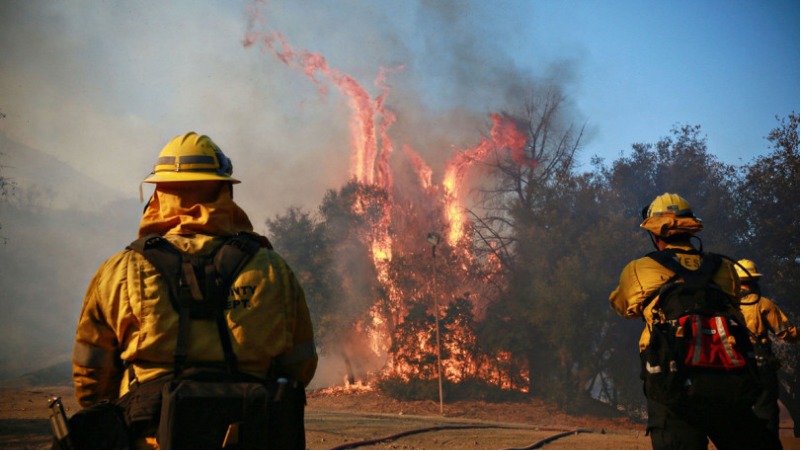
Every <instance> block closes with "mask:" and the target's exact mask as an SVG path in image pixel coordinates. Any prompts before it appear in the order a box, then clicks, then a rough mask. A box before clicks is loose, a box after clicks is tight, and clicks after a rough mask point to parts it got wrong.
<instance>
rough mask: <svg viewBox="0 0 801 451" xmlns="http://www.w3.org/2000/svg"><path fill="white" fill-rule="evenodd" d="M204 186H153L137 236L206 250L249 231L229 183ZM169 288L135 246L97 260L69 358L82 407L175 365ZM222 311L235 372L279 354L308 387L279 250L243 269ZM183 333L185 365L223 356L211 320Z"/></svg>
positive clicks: (298, 319) (300, 332)
mask: <svg viewBox="0 0 801 451" xmlns="http://www.w3.org/2000/svg"><path fill="white" fill-rule="evenodd" d="M175 185H183V184H175ZM208 185H209V186H208V187H206V188H207V189H206V190H204V189H199V190H197V191H198V192H182V191H181V189H180V188H179V189H175V190H173V189H171V188H169V187H162V186H161V185H159V186H158V187H157V189H156V192H155V194H154V196H153V198H152V199H151V201H150V203H149V205H148V207H147V209H146V211H145V214H144V215H143V218H142V224H141V226H140V232H139V234H140V236H144V235H147V234H150V233H159V234H162V235H163V236H164V237H165V238H166V239H168V240H169V241H170V242H171V243H172V244H173V245H175V246H176V247H177V248H178V249H181V250H182V251H185V252H190V253H195V254H198V253H199V254H203V253H207V252H210V251H211V250H213V249H215V248H216V247H217V246H218V245H219V244H220V243H222V242H223V241H224V237H225V236H226V235H231V234H234V233H237V232H240V231H247V232H250V231H252V226H251V225H250V221H249V220H248V219H247V216H246V215H245V214H244V212H243V211H242V210H241V209H240V208H239V207H238V206H236V204H235V203H234V202H233V200H232V198H231V195H230V189H229V186H228V185H227V184H225V183H218V182H208ZM168 291H169V288H168V286H167V284H166V283H165V282H164V280H163V278H162V276H161V274H160V273H159V272H158V271H157V270H156V268H155V267H153V265H151V264H150V262H148V261H147V260H146V259H145V258H144V257H143V256H142V255H141V254H139V253H137V252H135V251H131V250H125V251H122V252H120V253H118V254H116V255H114V256H112V257H111V258H109V259H108V260H107V261H106V262H104V263H103V264H102V265H101V266H100V268H99V269H98V271H97V273H96V274H95V276H94V278H93V280H92V281H91V283H90V285H89V288H88V289H87V292H86V296H85V298H84V302H83V309H82V311H81V316H80V319H79V321H78V327H77V332H76V338H75V348H74V352H73V359H72V360H73V381H74V384H75V395H76V398H77V399H78V402H79V403H80V405H81V406H84V407H86V406H89V405H92V404H95V403H97V402H100V401H101V400H104V399H109V400H114V399H117V398H118V397H120V396H122V395H124V394H125V393H126V392H127V391H128V387H129V383H130V382H132V381H131V380H129V379H131V376H133V378H135V379H136V380H137V381H138V382H146V381H148V380H151V379H154V378H156V377H159V376H161V375H164V374H167V373H169V372H171V371H172V366H173V351H174V350H175V345H176V340H177V333H178V313H177V312H176V311H175V310H174V309H173V307H172V305H171V303H170V301H169V294H168ZM226 317H227V320H228V326H229V328H230V336H231V341H232V344H233V350H234V353H235V354H236V356H237V358H238V361H239V369H240V371H243V372H246V373H249V374H252V375H255V376H261V377H265V376H266V375H267V370H268V368H269V367H270V364H271V363H272V362H273V361H274V360H276V359H277V363H280V370H281V371H282V372H284V373H288V374H289V375H290V376H293V377H295V378H297V379H298V380H300V381H301V382H303V383H304V385H308V383H309V382H310V381H311V379H312V377H313V376H314V372H315V369H316V367H317V353H316V350H315V346H314V338H313V333H312V326H311V320H310V317H309V310H308V307H307V305H306V301H305V298H304V294H303V290H302V289H301V287H300V285H299V284H298V281H297V280H296V278H295V275H294V274H293V272H292V270H291V269H290V268H289V266H288V265H287V263H286V262H285V261H284V260H283V259H282V258H281V257H280V256H279V255H278V254H277V253H276V252H274V251H272V250H269V249H267V248H261V249H260V250H259V251H258V252H257V253H256V254H255V255H254V256H253V258H252V259H251V260H250V261H249V262H248V264H247V265H246V266H245V267H244V268H243V270H242V271H241V272H240V273H239V275H238V276H237V277H236V279H235V281H234V283H233V286H232V288H231V291H230V293H229V297H228V308H227V309H226ZM189 330H190V337H189V345H188V349H187V351H188V359H187V361H188V362H189V363H188V364H191V362H201V361H202V362H219V363H224V362H225V358H224V354H223V351H222V346H221V344H220V337H219V335H218V332H217V329H216V325H215V322H214V321H202V320H193V321H191V322H190V329H189ZM123 362H125V365H127V366H129V367H130V368H124V367H123Z"/></svg>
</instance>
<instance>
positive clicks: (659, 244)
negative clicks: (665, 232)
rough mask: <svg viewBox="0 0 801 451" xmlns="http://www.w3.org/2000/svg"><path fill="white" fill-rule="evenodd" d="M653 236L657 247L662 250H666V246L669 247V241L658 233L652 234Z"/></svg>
mask: <svg viewBox="0 0 801 451" xmlns="http://www.w3.org/2000/svg"><path fill="white" fill-rule="evenodd" d="M651 236H652V237H653V241H654V246H656V249H657V250H660V251H664V250H665V248H666V247H667V245H668V243H667V242H666V241H665V240H663V239H661V238H659V237H658V236H656V235H653V234H651Z"/></svg>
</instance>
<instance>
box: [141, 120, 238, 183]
mask: <svg viewBox="0 0 801 451" xmlns="http://www.w3.org/2000/svg"><path fill="white" fill-rule="evenodd" d="M233 172H234V167H233V165H232V164H231V160H230V159H229V158H228V157H226V156H225V154H223V152H222V150H220V148H219V147H217V145H216V144H214V141H212V140H211V138H209V137H208V136H206V135H198V134H197V133H195V132H188V133H185V134H183V135H179V136H176V137H175V138H173V139H172V140H171V141H170V142H168V143H167V145H166V146H164V148H163V149H161V153H159V157H158V160H156V165H155V166H154V167H153V172H151V173H150V175H149V176H148V177H147V178H146V179H145V180H144V182H146V183H170V182H195V181H202V180H220V181H225V182H231V183H239V180H236V179H234V178H232V177H231V174H233Z"/></svg>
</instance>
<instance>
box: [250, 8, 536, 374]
mask: <svg viewBox="0 0 801 451" xmlns="http://www.w3.org/2000/svg"><path fill="white" fill-rule="evenodd" d="M250 14H251V21H250V22H251V24H252V26H253V27H254V28H255V27H256V26H258V25H260V24H263V23H264V18H263V16H262V15H261V13H260V11H259V10H258V9H257V8H254V9H252V10H251V12H250ZM243 45H244V46H245V47H258V48H260V49H261V50H262V52H263V53H264V54H267V55H272V56H273V57H274V58H275V59H276V60H277V61H280V62H281V63H283V64H285V65H286V66H288V67H289V68H291V69H294V70H297V71H299V72H300V73H301V74H302V75H303V76H304V77H306V78H307V79H308V80H309V81H310V82H311V83H313V84H314V85H315V86H316V87H317V89H318V92H319V93H320V95H321V96H323V97H325V98H327V96H328V94H329V88H331V87H333V88H334V89H335V90H336V92H338V93H339V94H340V95H341V96H342V97H343V98H344V100H345V101H346V102H347V104H348V106H349V107H350V111H351V115H350V117H349V124H348V125H349V130H350V140H351V167H350V172H351V177H352V179H353V180H355V181H356V182H358V183H360V184H363V185H367V186H374V187H377V188H380V189H381V190H383V191H384V192H385V193H386V195H387V197H386V202H381V203H380V204H378V203H377V201H376V200H375V198H368V197H366V196H363V195H360V196H361V197H359V198H358V200H357V201H356V202H354V203H353V206H352V209H353V213H355V214H357V215H364V214H366V212H368V211H372V212H375V211H380V214H379V215H378V216H379V217H378V219H377V220H373V221H372V222H371V224H372V226H371V229H370V230H369V232H367V235H368V236H362V237H360V240H361V241H363V242H364V243H366V244H367V246H368V248H369V249H370V253H371V257H372V262H373V265H374V267H375V273H376V277H377V282H378V284H379V286H380V287H381V290H380V291H381V293H382V294H381V295H377V296H376V297H377V298H376V299H375V301H374V304H373V305H372V306H371V307H370V308H369V311H368V312H366V313H367V314H366V315H365V318H368V319H364V320H360V321H359V322H358V323H357V324H350V325H343V327H346V328H348V330H352V331H353V334H352V335H355V336H358V337H360V338H358V339H357V338H354V337H351V338H350V339H349V342H348V346H362V347H365V348H369V350H370V353H371V354H374V355H375V356H379V357H382V358H383V360H384V362H385V364H384V367H383V368H382V369H380V370H379V372H381V373H383V374H392V375H395V376H400V377H401V378H403V379H405V380H408V379H409V377H422V378H435V377H436V372H435V371H432V369H431V361H430V356H432V355H434V353H435V345H434V342H433V338H432V337H433V335H432V334H433V332H434V330H433V328H432V323H431V321H430V317H428V316H420V315H421V314H423V313H424V312H425V314H427V315H436V317H438V318H442V317H443V315H445V314H446V312H447V311H448V309H450V308H455V306H456V304H454V301H455V300H456V299H457V298H460V299H461V301H462V304H459V305H462V306H464V305H467V306H468V307H467V310H470V311H471V312H472V311H474V310H478V308H477V305H476V301H475V298H477V296H473V297H471V296H468V295H463V293H465V294H466V293H468V292H473V293H475V292H478V291H480V290H482V289H484V288H483V287H482V285H486V280H478V279H477V278H476V277H474V276H472V275H471V273H470V271H472V269H473V268H474V266H475V265H476V264H477V263H476V262H475V259H474V258H473V257H472V256H471V253H470V250H469V247H468V245H469V242H470V238H471V236H470V228H469V227H468V220H467V217H466V211H467V210H466V203H467V196H468V194H469V193H468V192H467V191H468V190H467V189H466V187H465V181H466V180H468V179H469V177H471V170H470V169H471V167H472V166H473V165H474V164H476V163H478V162H481V161H483V160H484V159H486V158H488V157H489V156H491V155H493V154H494V153H495V152H508V153H509V154H508V155H510V156H511V157H512V158H513V159H514V160H515V161H517V160H520V161H521V162H524V163H525V164H526V165H529V166H531V165H534V164H535V163H536V162H532V161H530V160H527V159H526V156H525V146H526V140H527V134H526V133H525V131H523V130H521V129H520V127H519V126H518V123H517V122H516V121H515V120H514V119H513V118H512V117H510V116H507V115H505V114H495V113H493V114H490V115H489V118H490V120H491V123H492V126H491V130H490V132H489V137H480V139H478V144H476V145H475V146H473V147H469V148H465V149H461V150H456V151H455V152H453V151H452V150H449V152H453V154H452V156H451V157H450V159H449V161H448V162H447V163H446V165H445V169H444V175H443V178H442V182H441V184H440V185H437V184H436V182H435V181H434V171H433V170H432V167H431V166H430V165H429V164H428V163H426V161H425V160H424V159H423V158H422V157H421V156H420V154H418V153H417V152H416V151H415V150H414V149H412V147H411V146H409V145H408V144H406V143H401V146H402V149H403V150H404V152H403V153H402V154H400V155H398V156H397V157H399V158H403V157H404V156H405V159H406V160H405V162H404V163H406V164H407V166H408V167H410V168H412V170H413V171H414V173H415V175H416V179H415V180H414V181H412V182H408V181H406V182H404V185H403V186H396V185H395V184H396V183H397V182H396V177H395V176H394V174H393V164H395V165H397V164H399V163H398V159H397V158H396V159H394V160H392V159H391V157H392V156H393V153H394V149H395V146H394V145H393V142H392V140H391V139H390V133H389V132H390V129H391V127H392V125H393V124H395V122H396V121H397V120H398V118H397V117H396V115H395V113H394V112H393V111H392V110H391V109H390V108H389V104H390V101H391V99H392V90H391V88H390V85H389V84H388V78H389V77H390V76H392V75H395V74H399V73H400V74H402V71H403V67H402V66H397V67H393V68H380V69H379V70H378V75H377V76H376V78H375V81H374V88H375V89H376V90H377V91H378V93H377V94H376V95H375V96H373V95H371V94H370V92H369V90H368V89H366V88H365V87H363V86H362V85H361V84H360V83H359V82H358V81H357V80H356V79H355V78H353V77H351V76H350V75H348V74H345V73H342V72H341V71H339V70H337V69H335V68H333V67H331V66H330V65H329V62H328V61H327V60H326V58H325V57H324V56H323V55H321V54H319V53H313V52H310V51H308V50H296V49H294V48H293V46H292V45H291V44H290V42H289V41H288V39H287V38H286V37H285V36H284V35H282V34H281V33H279V32H276V31H269V32H260V31H249V32H248V33H247V34H246V36H245V39H244V40H243ZM398 180H400V179H398ZM404 180H406V179H404ZM371 203H372V204H371ZM432 215H433V216H439V217H438V218H437V217H432ZM437 229H439V230H443V231H445V235H446V237H447V240H446V241H447V243H443V245H447V246H448V247H449V248H448V249H443V250H442V251H440V252H446V253H449V254H450V255H451V257H450V260H451V261H453V262H455V264H454V265H452V266H453V267H454V268H457V271H463V273H462V274H452V273H449V277H448V278H447V280H444V281H443V282H442V283H440V284H438V285H439V286H435V285H434V283H433V282H432V281H431V278H430V277H429V276H430V274H432V273H433V272H435V271H436V268H435V267H434V266H433V265H434V264H435V263H436V262H434V261H432V262H431V263H430V264H428V263H426V264H422V265H421V264H420V262H421V261H423V259H424V258H430V257H431V256H430V255H429V254H428V253H427V252H425V248H422V250H421V242H422V241H423V240H424V238H425V236H426V233H428V232H430V231H432V230H437ZM399 256H403V257H400V258H407V257H408V258H410V259H411V260H410V261H412V262H413V263H414V264H413V265H412V266H408V267H403V268H401V269H400V270H397V269H396V270H395V272H393V271H392V268H393V264H394V263H398V262H396V261H394V260H393V259H395V258H399ZM443 258H444V257H443ZM425 261H426V262H427V261H428V260H425ZM492 264H495V265H497V264H498V262H497V261H496V262H492ZM410 271H411V272H412V273H410ZM401 279H403V281H404V283H400V280H401ZM432 293H433V294H432ZM432 296H437V298H438V300H439V305H440V309H439V311H433V305H430V304H429V303H430V300H431V297H432ZM471 303H472V304H471ZM415 306H418V307H415ZM419 306H423V307H419ZM426 306H427V307H426ZM421 308H422V309H423V310H421ZM415 315H417V316H416V317H415ZM470 315H472V313H470ZM468 316H469V315H468ZM413 317H415V318H418V319H416V320H412V319H410V318H413ZM470 317H471V316H470ZM410 321H419V324H418V323H412V322H410ZM400 325H403V326H404V327H406V329H404V330H407V329H408V331H412V332H408V333H407V335H406V336H407V337H409V336H411V339H407V340H406V341H407V344H406V345H404V346H406V347H403V348H402V347H401V344H400V343H399V340H400V339H399V338H397V337H398V335H397V332H398V331H399V330H400V329H399V326H400ZM447 327H448V330H447V332H448V334H449V336H451V337H453V338H451V339H449V340H445V341H444V342H443V344H442V347H443V348H444V349H443V351H444V352H443V354H444V355H445V357H443V373H444V376H445V377H446V378H448V379H449V380H451V381H454V382H458V381H460V380H462V379H463V378H464V377H466V376H468V375H470V376H478V377H481V378H483V379H485V380H487V381H495V382H496V384H497V385H499V386H504V385H509V386H511V382H510V383H505V382H503V381H501V380H499V379H498V377H496V376H495V375H494V373H493V371H494V370H495V369H497V368H500V367H501V366H503V365H506V364H507V363H505V358H504V357H503V356H498V357H495V360H496V361H494V362H478V361H471V359H472V357H471V353H470V352H468V348H470V347H471V346H474V344H475V337H474V336H472V334H473V331H472V330H470V328H469V327H468V326H467V325H464V324H461V325H460V324H458V323H452V324H451V323H449V324H448V325H447ZM409 334H411V335H409ZM355 354H364V349H360V350H358V352H357V351H355V350H352V349H351V350H348V349H344V350H343V356H345V359H346V360H348V357H347V356H348V355H355ZM349 365H350V362H349V361H348V366H349ZM479 368H483V369H482V370H479ZM348 371H349V372H350V369H349V370H348ZM345 382H346V385H349V386H350V385H353V383H354V381H353V380H352V377H351V375H346V377H345ZM359 387H360V389H364V387H369V384H367V385H360V386H359Z"/></svg>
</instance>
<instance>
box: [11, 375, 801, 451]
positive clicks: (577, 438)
mask: <svg viewBox="0 0 801 451" xmlns="http://www.w3.org/2000/svg"><path fill="white" fill-rule="evenodd" d="M53 396H61V397H62V399H63V402H64V405H65V407H66V409H67V415H71V414H72V413H74V412H75V411H76V410H77V404H76V402H75V400H74V399H73V397H72V388H71V387H69V386H54V387H20V388H9V387H4V388H2V389H0V449H46V448H48V447H49V444H50V435H49V434H50V425H49V421H48V409H47V401H48V399H50V398H52V397H53ZM443 413H444V415H441V414H440V411H439V404H438V403H435V402H431V401H425V402H423V401H419V402H398V401H396V400H393V399H389V398H386V397H384V396H381V395H379V394H378V393H375V392H371V391H348V392H345V391H338V392H335V391H331V390H327V391H317V392H311V393H309V398H308V406H307V410H306V440H307V448H309V449H335V448H336V449H346V448H349V449H650V448H651V446H650V440H649V439H648V437H645V436H644V425H643V424H639V423H634V422H631V421H629V420H627V419H625V418H610V417H608V415H606V417H601V416H584V417H576V416H570V415H566V414H564V413H562V412H560V411H559V409H558V408H556V407H555V406H549V405H546V404H543V403H541V402H538V401H529V402H524V403H486V402H456V403H452V404H445V405H444V406H443ZM395 435H402V436H400V437H398V438H395V439H392V440H386V441H381V442H372V441H371V440H374V439H380V438H385V437H390V436H395ZM783 440H785V442H784V445H785V449H799V441H798V439H797V438H794V437H792V436H791V434H789V431H788V434H787V436H785V437H783Z"/></svg>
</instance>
